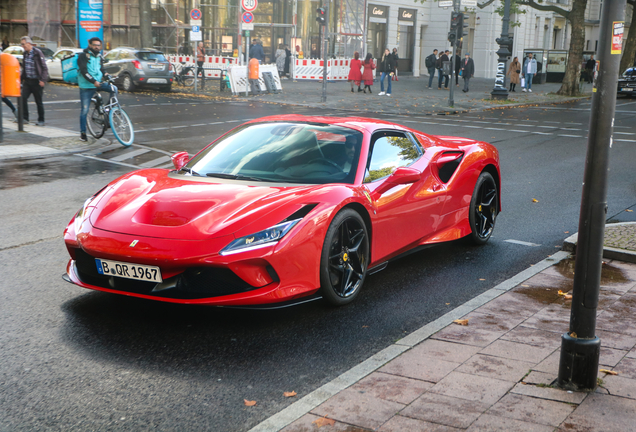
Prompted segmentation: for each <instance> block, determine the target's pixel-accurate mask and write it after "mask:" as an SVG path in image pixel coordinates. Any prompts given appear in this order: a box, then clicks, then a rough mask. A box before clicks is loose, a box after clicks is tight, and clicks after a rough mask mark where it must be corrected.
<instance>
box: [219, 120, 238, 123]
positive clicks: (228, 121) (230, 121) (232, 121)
mask: <svg viewBox="0 0 636 432" xmlns="http://www.w3.org/2000/svg"><path fill="white" fill-rule="evenodd" d="M238 122H240V120H227V121H225V123H238ZM222 123H223V122H222Z"/></svg>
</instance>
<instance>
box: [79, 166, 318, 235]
mask: <svg viewBox="0 0 636 432" xmlns="http://www.w3.org/2000/svg"><path fill="white" fill-rule="evenodd" d="M211 180H212V181H211ZM316 187H319V186H316V185H311V186H305V185H303V186H273V185H271V184H270V186H267V185H263V186H261V185H257V184H256V185H255V184H253V183H252V184H250V183H245V182H237V181H223V180H217V179H201V180H200V181H197V180H195V178H193V177H183V176H181V175H176V174H174V173H171V174H169V173H168V172H167V171H165V170H144V171H137V172H134V173H131V174H128V175H126V176H124V177H122V178H120V179H119V180H118V181H117V182H115V183H114V184H112V185H111V187H110V188H109V189H107V190H106V191H105V192H103V193H102V194H101V196H99V197H98V199H96V200H95V201H97V202H96V203H91V205H90V206H89V209H90V213H89V214H90V216H89V218H90V222H91V224H92V225H93V226H94V227H96V228H98V229H102V230H106V231H111V232H118V233H122V234H131V235H137V236H143V237H156V238H170V239H183V240H204V239H210V238H215V237H221V236H225V235H230V234H233V233H235V232H236V231H238V230H239V229H241V228H244V227H245V226H247V225H249V224H252V223H253V222H255V221H257V220H259V219H261V218H263V217H264V216H265V215H267V214H269V213H271V212H273V211H274V210H279V211H276V212H275V213H274V215H272V221H271V225H274V224H276V223H279V222H280V221H281V220H282V219H284V218H285V217H287V216H289V215H290V214H291V213H293V212H294V211H296V210H297V209H298V208H299V207H300V206H299V205H298V203H299V202H301V201H302V199H303V197H304V196H306V194H307V193H309V192H310V191H311V190H312V189H315V188H316ZM286 206H288V207H289V211H288V213H289V214H286V213H285V209H286ZM91 207H92V208H91ZM281 207H282V208H283V209H282V212H281V211H280V210H281ZM278 217H280V218H281V220H278V219H276V218H278ZM266 219H268V218H266ZM269 222H270V221H269V220H265V221H264V223H265V224H269ZM256 225H258V224H256ZM268 226H269V225H267V226H263V227H260V228H258V229H264V228H267V227H268ZM255 229H256V227H255Z"/></svg>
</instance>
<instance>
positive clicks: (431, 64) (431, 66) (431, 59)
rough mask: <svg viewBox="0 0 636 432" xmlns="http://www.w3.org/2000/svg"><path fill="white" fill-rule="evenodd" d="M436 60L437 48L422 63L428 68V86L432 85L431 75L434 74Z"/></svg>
mask: <svg viewBox="0 0 636 432" xmlns="http://www.w3.org/2000/svg"><path fill="white" fill-rule="evenodd" d="M436 62H437V50H436V49H435V50H433V54H431V55H429V56H428V57H426V59H425V60H424V65H425V66H426V69H428V88H431V85H433V77H434V76H435V63H436Z"/></svg>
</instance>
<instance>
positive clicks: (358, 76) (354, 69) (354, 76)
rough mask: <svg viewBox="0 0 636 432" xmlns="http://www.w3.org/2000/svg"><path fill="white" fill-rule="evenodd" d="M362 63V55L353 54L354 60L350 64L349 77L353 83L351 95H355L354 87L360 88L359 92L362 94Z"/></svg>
mask: <svg viewBox="0 0 636 432" xmlns="http://www.w3.org/2000/svg"><path fill="white" fill-rule="evenodd" d="M360 69H362V62H361V61H360V53H359V52H358V51H356V52H354V53H353V59H351V61H350V62H349V76H348V78H347V79H348V80H349V82H350V83H351V93H354V91H353V86H354V85H357V86H358V91H359V92H361V91H362V89H361V88H360V83H361V81H362V72H360Z"/></svg>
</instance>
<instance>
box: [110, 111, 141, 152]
mask: <svg viewBox="0 0 636 432" xmlns="http://www.w3.org/2000/svg"><path fill="white" fill-rule="evenodd" d="M109 120H110V127H111V129H112V130H113V134H114V135H115V138H117V141H119V142H120V143H121V144H122V145H124V146H125V147H128V146H129V145H131V144H132V143H133V141H134V139H135V130H134V129H133V125H132V122H131V121H130V117H128V114H126V111H124V110H123V109H122V108H121V107H119V106H115V107H113V108H112V109H111V110H110V119H109Z"/></svg>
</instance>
